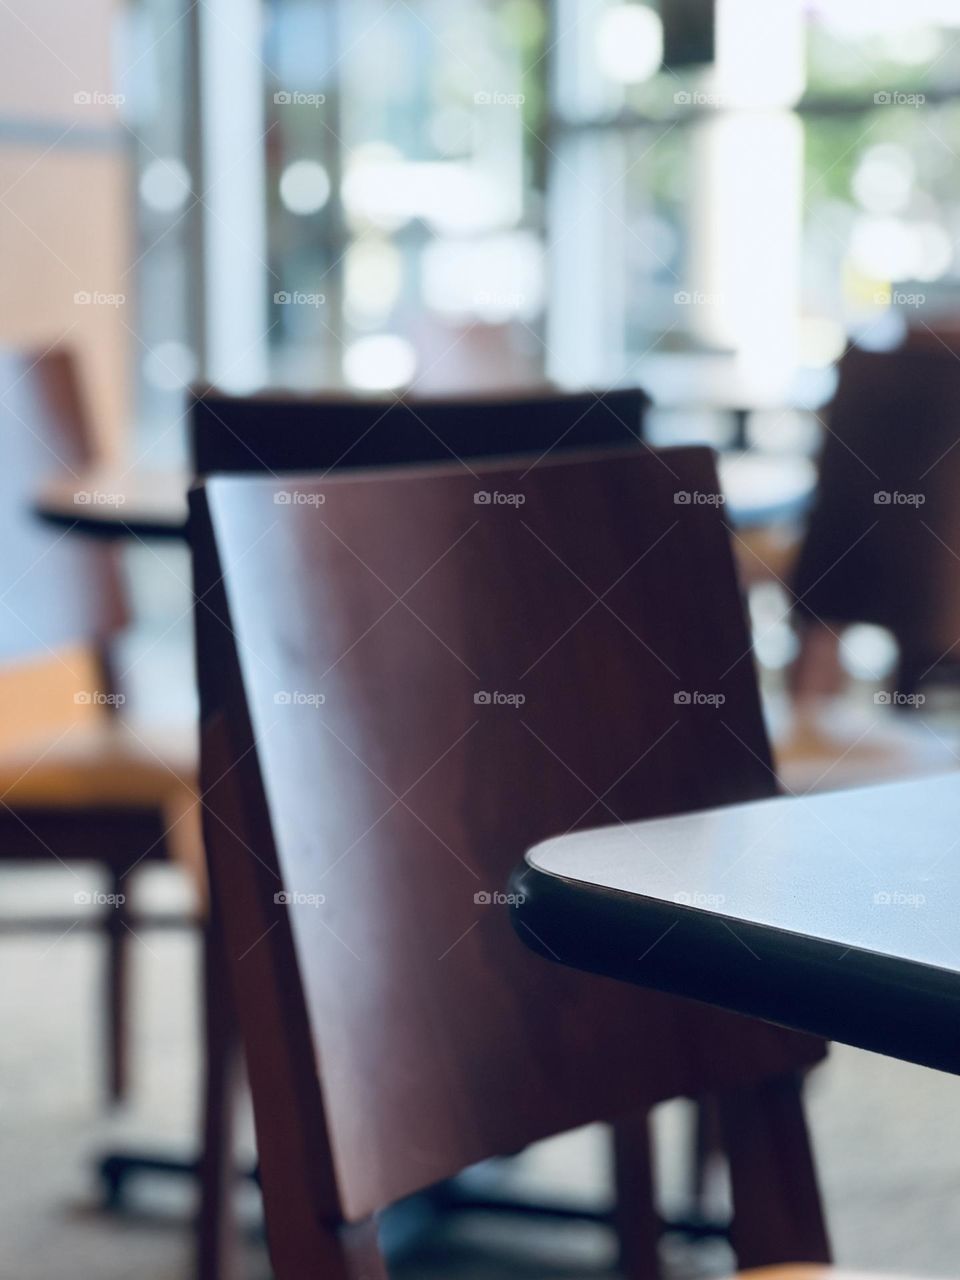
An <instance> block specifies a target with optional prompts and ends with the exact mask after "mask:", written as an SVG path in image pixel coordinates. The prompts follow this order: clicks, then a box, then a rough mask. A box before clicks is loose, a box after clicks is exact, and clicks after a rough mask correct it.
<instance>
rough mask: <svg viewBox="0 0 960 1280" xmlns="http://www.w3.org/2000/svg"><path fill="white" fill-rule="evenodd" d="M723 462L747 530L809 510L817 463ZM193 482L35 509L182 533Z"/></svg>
mask: <svg viewBox="0 0 960 1280" xmlns="http://www.w3.org/2000/svg"><path fill="white" fill-rule="evenodd" d="M719 467H720V483H721V487H722V489H723V492H724V494H725V495H726V498H727V502H728V504H729V510H730V515H731V519H732V520H733V523H734V524H735V525H737V527H738V528H741V529H750V528H756V527H759V526H763V525H767V524H771V523H775V522H777V521H781V520H788V519H793V518H795V517H797V516H799V515H802V514H803V512H804V510H805V509H806V507H807V506H808V505H809V503H810V500H811V498H812V495H813V488H814V484H815V482H816V472H815V468H814V466H813V464H812V463H811V462H810V461H809V460H808V459H806V458H801V457H793V456H787V455H782V456H780V455H775V454H762V453H757V452H755V451H748V452H736V453H726V454H721V455H720V459H719ZM190 483H191V480H190V476H189V473H188V472H187V471H186V470H181V471H174V470H167V471H151V470H146V469H143V468H139V467H135V468H131V469H129V470H127V471H123V472H120V471H117V470H112V471H111V470H93V471H90V472H88V473H87V474H85V475H82V476H80V477H78V478H77V479H75V480H70V481H67V482H64V481H58V482H56V483H54V484H51V485H50V486H49V487H47V488H46V489H44V490H42V491H41V493H40V494H39V495H38V497H37V500H36V503H35V510H36V511H37V514H38V515H40V516H41V517H42V518H43V519H44V520H46V521H48V522H49V523H51V524H54V525H57V526H59V527H60V528H63V529H67V530H74V531H76V532H77V533H84V534H88V535H91V536H94V537H100V538H139V539H143V540H150V539H157V538H159V539H165V538H175V539H182V538H185V537H186V531H187V489H188V488H189V486H190Z"/></svg>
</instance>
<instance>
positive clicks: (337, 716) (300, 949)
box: [191, 449, 821, 1273]
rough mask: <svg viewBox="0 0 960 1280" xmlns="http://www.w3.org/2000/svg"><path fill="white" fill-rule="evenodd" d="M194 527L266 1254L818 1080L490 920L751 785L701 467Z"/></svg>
mask: <svg viewBox="0 0 960 1280" xmlns="http://www.w3.org/2000/svg"><path fill="white" fill-rule="evenodd" d="M677 491H687V492H689V493H695V494H697V495H698V497H699V499H700V500H699V501H698V502H696V503H688V504H683V505H677V504H676V503H675V494H676V493H677ZM478 492H479V493H482V494H485V495H486V494H489V495H491V497H492V498H493V500H491V501H490V502H487V501H478ZM494 495H496V496H495V497H494ZM192 501H193V505H192V530H191V534H192V542H193V548H194V555H195V566H196V584H195V590H196V593H197V596H198V597H199V598H200V599H201V600H202V602H203V603H202V607H200V608H198V609H197V611H196V622H197V639H198V659H199V661H198V666H199V679H200V693H201V725H202V733H201V743H202V748H201V759H202V765H201V768H202V774H203V792H204V795H205V806H206V810H207V811H206V815H205V840H206V846H207V855H208V860H209V865H210V875H211V897H212V909H213V912H214V917H215V919H218V920H222V927H223V929H224V931H225V933H226V938H227V950H228V952H229V955H230V958H231V966H232V976H233V983H234V989H235V996H236V1000H237V1004H238V1010H239V1016H240V1022H241V1029H242V1033H243V1038H244V1043H245V1048H246V1054H247V1059H248V1069H249V1074H250V1080H251V1085H252V1092H253V1099H254V1108H255V1113H256V1118H257V1130H258V1146H259V1151H260V1160H261V1170H262V1181H263V1187H264V1195H265V1200H266V1207H267V1215H268V1222H272V1226H271V1232H270V1234H271V1241H272V1247H273V1248H274V1249H284V1248H285V1247H287V1245H286V1244H285V1241H287V1240H288V1239H290V1238H291V1237H290V1236H289V1235H288V1232H287V1231H286V1230H285V1224H288V1223H289V1222H290V1221H291V1215H292V1214H293V1212H294V1210H293V1208H292V1207H291V1206H292V1204H293V1202H294V1201H295V1199H296V1198H297V1195H300V1196H302V1197H305V1198H306V1202H307V1204H308V1206H309V1210H308V1212H309V1214H310V1215H319V1218H320V1219H321V1220H326V1221H331V1220H344V1219H345V1220H347V1221H356V1220H359V1219H361V1218H363V1217H365V1216H366V1215H368V1214H370V1213H371V1212H373V1211H376V1210H378V1209H379V1208H381V1207H383V1206H385V1205H386V1204H388V1203H391V1202H392V1201H394V1200H396V1199H397V1198H398V1197H400V1196H402V1195H404V1194H406V1193H408V1192H411V1191H413V1190H415V1189H417V1188H419V1187H423V1186H425V1185H428V1184H430V1183H432V1182H435V1181H437V1180H439V1179H441V1178H444V1177H446V1176H448V1175H450V1174H451V1173H453V1172H454V1171H456V1170H459V1169H461V1168H463V1167H465V1166H467V1165H468V1164H471V1163H473V1162H475V1161H478V1160H481V1159H483V1158H486V1157H488V1156H491V1155H493V1154H498V1153H499V1154H505V1153H509V1152H513V1151H516V1150H518V1149H520V1148H521V1147H523V1146H524V1145H525V1144H527V1143H529V1142H531V1141H533V1140H535V1139H537V1138H540V1137H543V1136H546V1135H548V1134H552V1133H557V1132H560V1131H562V1130H565V1129H568V1128H572V1127H574V1126H576V1125H578V1124H582V1123H586V1122H588V1121H591V1120H596V1119H598V1118H607V1119H609V1118H613V1117H615V1116H617V1115H618V1114H624V1113H627V1112H632V1111H634V1110H641V1109H642V1108H643V1107H644V1106H649V1105H652V1104H653V1103H654V1102H655V1101H658V1100H661V1099H663V1098H666V1097H674V1096H678V1095H683V1094H685V1093H690V1094H696V1093H697V1092H698V1091H702V1090H703V1089H704V1088H705V1085H704V1071H705V1070H706V1069H707V1066H709V1071H710V1073H711V1078H712V1080H713V1083H714V1085H715V1086H716V1087H722V1086H721V1082H722V1080H723V1079H724V1078H725V1079H726V1080H727V1082H728V1083H729V1082H731V1081H733V1080H738V1081H739V1080H742V1079H743V1075H744V1073H749V1072H751V1071H756V1072H757V1073H758V1076H759V1078H764V1072H767V1073H768V1074H769V1073H771V1072H772V1071H774V1070H777V1069H779V1070H780V1071H783V1070H785V1069H792V1068H793V1067H794V1066H795V1065H796V1064H797V1063H798V1061H799V1059H800V1058H804V1060H806V1061H812V1060H814V1059H815V1058H816V1057H818V1056H819V1054H820V1052H821V1050H820V1046H819V1044H818V1043H817V1042H811V1041H808V1040H806V1039H804V1040H802V1042H801V1041H798V1040H797V1038H796V1037H792V1036H791V1035H790V1034H789V1033H787V1032H783V1031H780V1030H779V1029H775V1028H771V1027H766V1026H762V1025H761V1024H755V1025H754V1026H748V1027H746V1028H744V1024H743V1023H742V1022H741V1021H739V1020H736V1019H732V1018H730V1017H727V1016H726V1015H723V1014H720V1013H719V1012H718V1011H716V1010H708V1009H706V1008H700V1007H698V1006H695V1005H690V1004H684V1003H683V1002H681V1001H676V1000H672V999H670V998H668V997H662V996H659V995H657V994H655V993H652V992H644V991H640V990H639V989H636V988H628V987H620V986H618V985H617V984H614V983H609V982H605V981H603V980H602V979H597V978H592V977H590V976H588V975H585V974H578V973H575V972H573V971H568V970H564V969H562V968H560V967H559V966H556V965H552V964H545V963H544V962H542V961H541V960H540V959H539V958H537V957H535V956H532V955H531V954H530V953H528V952H527V950H526V948H524V947H523V946H522V945H521V944H520V943H519V941H518V940H517V939H516V938H515V937H514V936H512V933H511V925H510V921H509V918H508V912H507V910H506V908H505V906H504V905H503V902H502V892H503V890H504V889H505V887H506V885H507V882H508V877H509V874H510V872H511V871H512V869H513V867H514V866H515V865H516V864H517V863H518V861H519V860H520V858H521V856H522V854H523V851H524V850H525V849H526V848H527V847H528V846H529V845H530V844H531V843H533V842H534V841H536V840H538V839H542V838H543V837H544V836H546V835H548V834H551V833H557V832H562V831H566V830H568V829H570V828H574V827H585V826H591V825H592V826H596V825H600V824H603V823H609V822H610V821H611V820H616V819H623V820H633V819H638V818H642V817H645V816H650V815H655V814H664V813H670V812H674V811H679V810H690V809H697V808H701V807H706V806H712V805H717V804H722V803H726V802H728V801H735V800H747V799H750V798H754V797H762V796H767V795H770V794H771V793H772V792H773V790H774V781H773V774H772V771H771V764H770V756H769V752H768V748H767V742H766V738H765V733H764V727H763V721H762V718H761V711H760V705H759V700H758V695H757V688H756V682H755V675H754V669H753V661H752V656H751V652H750V642H749V639H748V635H747V629H746V625H745V620H744V614H743V609H742V605H741V600H740V597H739V594H738V590H737V586H736V581H735V573H734V566H733V561H732V557H731V553H730V547H729V542H728V537H727V533H726V530H725V527H724V523H723V518H722V515H721V513H720V511H719V509H718V505H717V481H716V473H715V468H714V463H713V459H712V457H711V455H710V454H709V452H708V451H707V450H703V449H689V450H672V451H666V452H663V453H659V454H653V453H638V452H637V451H636V450H628V451H620V452H616V453H613V454H606V455H600V456H591V457H589V458H584V457H582V456H579V455H574V457H573V458H571V459H570V460H567V461H558V460H553V461H551V462H549V463H544V464H543V465H541V466H537V467H534V468H532V469H530V468H529V467H528V466H527V464H526V463H522V464H520V465H518V464H517V463H516V462H514V463H513V464H512V465H509V464H496V465H491V464H486V465H484V466H482V467H481V468H480V469H479V471H478V475H477V476H474V475H471V474H470V473H468V472H467V471H465V470H464V469H463V468H462V467H459V466H456V465H453V466H447V467H437V468H423V469H416V470H404V471H397V470H393V471H383V472H373V471H368V472H354V473H352V474H351V475H345V474H343V475H340V476H338V477H334V478H328V479H325V480H321V479H317V478H314V477H298V478H284V479H281V480H275V479H271V478H268V477H219V478H214V479H212V480H210V481H208V482H207V484H206V486H205V487H204V488H202V489H199V490H197V491H196V492H195V493H194V494H193V500H192ZM638 856H643V848H642V846H641V845H638ZM697 889H698V887H697V886H696V885H686V884H682V883H678V884H677V892H678V894H682V893H688V894H695V893H696V892H697ZM744 1031H745V1032H746V1034H747V1035H748V1036H749V1038H750V1043H749V1045H747V1044H746V1043H745V1041H744V1038H743V1035H739V1036H738V1032H744ZM311 1220H314V1218H313V1217H312V1216H311ZM289 1247H290V1248H292V1247H293V1246H292V1245H290V1246H289ZM278 1269H279V1268H278ZM294 1273H296V1272H294Z"/></svg>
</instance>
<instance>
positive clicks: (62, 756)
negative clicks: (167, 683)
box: [0, 715, 197, 809]
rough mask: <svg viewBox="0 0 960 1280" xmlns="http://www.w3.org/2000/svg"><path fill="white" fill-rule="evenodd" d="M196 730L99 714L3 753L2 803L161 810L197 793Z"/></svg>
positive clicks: (0, 756) (26, 740) (0, 770)
mask: <svg viewBox="0 0 960 1280" xmlns="http://www.w3.org/2000/svg"><path fill="white" fill-rule="evenodd" d="M195 734H196V730H195V728H194V727H193V726H192V725H187V726H184V727H183V728H180V727H179V726H176V727H173V728H170V729H167V728H163V729H157V728H155V727H153V726H144V725H138V724H133V723H130V722H128V721H126V720H123V719H121V718H120V717H118V716H108V715H103V716H98V717H95V718H91V719H89V720H86V721H81V722H78V723H75V724H71V725H67V726H66V727H65V728H64V729H61V730H53V731H51V730H44V732H42V733H39V734H35V735H29V736H27V737H24V738H21V739H20V741H18V742H17V743H16V744H15V745H11V746H7V747H6V748H5V749H3V750H0V797H2V798H3V801H4V803H5V804H7V805H9V806H10V807H11V808H13V807H17V806H23V807H24V808H38V807H39V808H50V807H56V808H76V807H78V806H80V807H86V806H90V807H95V808H114V807H118V806H119V807H124V808H126V807H129V808H138V809H139V808H153V807H156V806H163V805H165V804H167V803H168V801H169V800H170V798H171V796H173V795H178V794H180V793H182V792H183V791H188V792H190V793H191V794H192V793H193V792H194V791H195V788H196V769H197V765H196V743H195Z"/></svg>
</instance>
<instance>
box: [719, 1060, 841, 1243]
mask: <svg viewBox="0 0 960 1280" xmlns="http://www.w3.org/2000/svg"><path fill="white" fill-rule="evenodd" d="M717 1105H718V1107H719V1112H720V1122H721V1125H722V1130H723V1138H724V1145H725V1147H726V1151H727V1157H728V1159H729V1162H730V1181H731V1187H732V1191H733V1205H734V1216H733V1224H732V1228H731V1238H732V1241H733V1247H734V1249H735V1251H736V1254H737V1261H738V1263H739V1265H740V1267H741V1268H743V1269H745V1268H748V1267H760V1266H770V1265H774V1264H777V1263H785V1262H808V1263H817V1262H830V1260H831V1259H830V1245H829V1241H828V1238H827V1229H826V1224H825V1222H824V1218H823V1208H822V1205H821V1203H820V1192H819V1188H818V1186H817V1175H816V1170H815V1168H814V1163H813V1152H812V1150H811V1146H810V1135H809V1133H808V1131H807V1124H806V1119H805V1117H804V1112H803V1099H802V1077H801V1076H799V1075H797V1074H791V1075H789V1076H782V1077H780V1078H779V1079H776V1080H769V1081H765V1082H764V1083H762V1084H759V1085H754V1086H752V1087H749V1088H742V1089H737V1090H734V1091H731V1092H729V1093H726V1094H723V1095H722V1096H721V1097H719V1098H718V1100H717Z"/></svg>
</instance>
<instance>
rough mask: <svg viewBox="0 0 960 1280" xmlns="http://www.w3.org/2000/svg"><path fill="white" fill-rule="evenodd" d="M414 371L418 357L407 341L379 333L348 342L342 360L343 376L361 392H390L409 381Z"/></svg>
mask: <svg viewBox="0 0 960 1280" xmlns="http://www.w3.org/2000/svg"><path fill="white" fill-rule="evenodd" d="M416 368H417V353H416V351H415V350H414V349H413V345H412V344H411V343H410V342H408V341H407V339H406V338H401V337H400V335H399V334H396V333H378V334H376V335H372V336H371V337H369V338H359V339H358V340H357V341H356V342H351V344H350V346H349V347H347V350H346V352H345V354H344V357H343V375H344V377H345V378H346V380H347V382H349V383H350V385H351V386H353V387H360V388H361V389H362V390H364V391H390V390H392V389H393V388H394V387H402V386H405V385H406V384H407V383H408V382H410V381H411V379H412V378H413V375H414V373H415V371H416Z"/></svg>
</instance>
